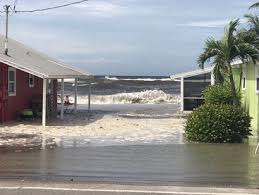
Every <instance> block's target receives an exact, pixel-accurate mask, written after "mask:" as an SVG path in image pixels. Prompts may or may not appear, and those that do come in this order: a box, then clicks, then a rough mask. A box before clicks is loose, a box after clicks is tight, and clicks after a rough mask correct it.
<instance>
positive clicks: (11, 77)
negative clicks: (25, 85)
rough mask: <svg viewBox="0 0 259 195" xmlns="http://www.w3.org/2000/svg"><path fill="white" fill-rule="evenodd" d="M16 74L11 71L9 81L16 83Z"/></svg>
mask: <svg viewBox="0 0 259 195" xmlns="http://www.w3.org/2000/svg"><path fill="white" fill-rule="evenodd" d="M14 76H15V73H14V71H9V81H14Z"/></svg>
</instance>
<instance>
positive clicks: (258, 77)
mask: <svg viewBox="0 0 259 195" xmlns="http://www.w3.org/2000/svg"><path fill="white" fill-rule="evenodd" d="M255 91H256V93H257V94H259V64H256V65H255Z"/></svg>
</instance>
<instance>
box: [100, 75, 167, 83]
mask: <svg viewBox="0 0 259 195" xmlns="http://www.w3.org/2000/svg"><path fill="white" fill-rule="evenodd" d="M105 79H107V80H110V81H150V82H153V81H172V80H171V79H170V78H161V79H155V78H135V79H133V78H132V79H129V78H128V79H126V78H120V79H119V78H117V77H110V76H105Z"/></svg>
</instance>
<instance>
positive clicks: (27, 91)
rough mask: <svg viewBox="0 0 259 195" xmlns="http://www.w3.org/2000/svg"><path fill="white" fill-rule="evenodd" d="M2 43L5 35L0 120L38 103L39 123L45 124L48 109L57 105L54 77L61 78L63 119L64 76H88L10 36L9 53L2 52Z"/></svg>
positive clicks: (0, 58)
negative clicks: (40, 116) (40, 120)
mask: <svg viewBox="0 0 259 195" xmlns="http://www.w3.org/2000/svg"><path fill="white" fill-rule="evenodd" d="M4 44H5V39H4V36H2V35H0V46H1V45H2V52H1V49H0V123H4V122H6V121H11V120H15V119H16V118H17V113H19V112H21V111H22V110H24V109H29V108H32V107H33V105H34V104H35V102H37V103H38V104H39V103H40V107H39V109H40V111H41V113H42V114H41V115H42V124H43V125H46V117H47V114H48V112H49V111H55V110H56V108H57V79H60V80H61V96H62V97H61V105H62V106H61V118H62V117H63V111H64V108H63V96H64V79H66V78H70V79H71V78H74V79H75V82H77V78H90V75H89V74H86V73H83V72H81V71H78V70H76V69H75V68H72V67H69V66H67V65H65V64H63V63H61V62H58V61H56V60H54V59H52V58H50V57H48V56H46V55H45V54H42V53H39V52H37V51H35V50H33V49H31V48H28V47H26V46H25V45H23V44H21V43H19V42H17V41H14V40H12V39H9V40H8V55H5V54H4ZM75 86H77V84H76V85H75ZM76 91H77V90H76ZM75 98H76V93H75ZM50 102H51V105H50ZM75 108H76V106H75Z"/></svg>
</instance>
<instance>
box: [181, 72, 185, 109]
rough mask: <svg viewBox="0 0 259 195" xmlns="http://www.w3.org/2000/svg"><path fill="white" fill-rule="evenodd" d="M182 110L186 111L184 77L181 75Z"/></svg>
mask: <svg viewBox="0 0 259 195" xmlns="http://www.w3.org/2000/svg"><path fill="white" fill-rule="evenodd" d="M180 109H181V111H182V112H183V111H184V78H183V77H181V108H180Z"/></svg>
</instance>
